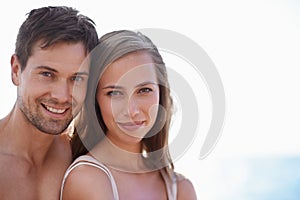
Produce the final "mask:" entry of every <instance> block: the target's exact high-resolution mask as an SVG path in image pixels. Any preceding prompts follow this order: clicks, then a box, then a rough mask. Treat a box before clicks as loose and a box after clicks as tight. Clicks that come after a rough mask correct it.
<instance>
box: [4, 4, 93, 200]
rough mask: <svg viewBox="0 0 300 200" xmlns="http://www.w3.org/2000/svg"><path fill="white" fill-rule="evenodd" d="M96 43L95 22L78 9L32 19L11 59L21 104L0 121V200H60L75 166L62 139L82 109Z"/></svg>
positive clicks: (40, 12) (46, 10)
mask: <svg viewBox="0 0 300 200" xmlns="http://www.w3.org/2000/svg"><path fill="white" fill-rule="evenodd" d="M97 43H98V35H97V32H96V30H95V25H94V22H93V21H92V20H91V19H89V18H88V17H86V16H83V15H81V14H79V13H78V11H77V10H75V9H73V8H69V7H43V8H39V9H34V10H32V11H31V12H30V13H29V14H28V17H27V19H26V20H25V22H24V23H23V24H22V26H21V27H20V29H19V33H18V36H17V41H16V50H15V54H14V55H12V57H11V78H12V82H13V83H14V85H16V86H17V100H16V103H15V105H14V107H13V109H12V111H11V112H10V113H9V114H8V115H7V116H6V117H5V118H3V119H2V120H0V199H9V200H14V199H18V200H19V199H25V200H27V199H30V200H41V199H42V200H44V199H45V200H52V199H58V198H59V189H60V185H61V181H62V177H63V174H64V172H65V170H66V169H67V167H68V166H69V164H70V162H71V160H72V155H71V148H70V144H69V138H68V136H67V134H62V133H63V132H64V131H66V130H67V127H68V126H69V124H70V122H71V121H72V119H73V117H74V116H76V114H77V113H78V112H79V110H80V109H81V106H82V104H83V101H84V97H85V92H86V86H87V79H88V73H89V69H88V67H87V66H85V67H82V66H81V63H82V62H83V60H84V59H85V58H86V56H87V54H88V53H89V52H90V51H91V50H92V49H93V48H94V47H95V46H96V45H97ZM75 85H76V92H75V90H74V92H73V88H74V86H75Z"/></svg>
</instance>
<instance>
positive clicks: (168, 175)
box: [160, 168, 186, 200]
mask: <svg viewBox="0 0 300 200" xmlns="http://www.w3.org/2000/svg"><path fill="white" fill-rule="evenodd" d="M160 174H161V176H162V178H163V180H164V182H165V186H166V189H167V195H168V200H176V199H177V183H178V182H179V181H182V180H185V179H186V178H185V177H184V176H183V175H182V174H179V173H176V172H174V171H173V170H171V169H170V170H168V171H167V169H165V168H164V169H161V170H160Z"/></svg>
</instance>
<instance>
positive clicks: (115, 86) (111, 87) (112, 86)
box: [102, 85, 123, 89]
mask: <svg viewBox="0 0 300 200" xmlns="http://www.w3.org/2000/svg"><path fill="white" fill-rule="evenodd" d="M122 88H123V87H122V86H118V85H108V86H105V87H103V88H102V89H122Z"/></svg>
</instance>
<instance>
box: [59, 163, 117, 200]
mask: <svg viewBox="0 0 300 200" xmlns="http://www.w3.org/2000/svg"><path fill="white" fill-rule="evenodd" d="M99 197H101V198H102V199H113V192H112V187H111V183H110V180H109V178H108V176H107V175H106V173H105V172H104V171H102V170H100V169H98V168H96V167H93V166H89V165H80V166H77V167H76V168H74V169H73V170H72V171H71V172H70V174H69V175H68V177H67V179H66V181H65V185H64V189H63V200H68V199H72V200H83V199H89V200H93V199H99Z"/></svg>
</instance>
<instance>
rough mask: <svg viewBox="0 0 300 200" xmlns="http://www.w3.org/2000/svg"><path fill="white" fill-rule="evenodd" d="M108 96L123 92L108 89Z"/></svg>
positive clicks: (118, 94)
mask: <svg viewBox="0 0 300 200" xmlns="http://www.w3.org/2000/svg"><path fill="white" fill-rule="evenodd" d="M107 95H108V96H121V95H123V93H122V92H121V91H109V92H108V93H107Z"/></svg>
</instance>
